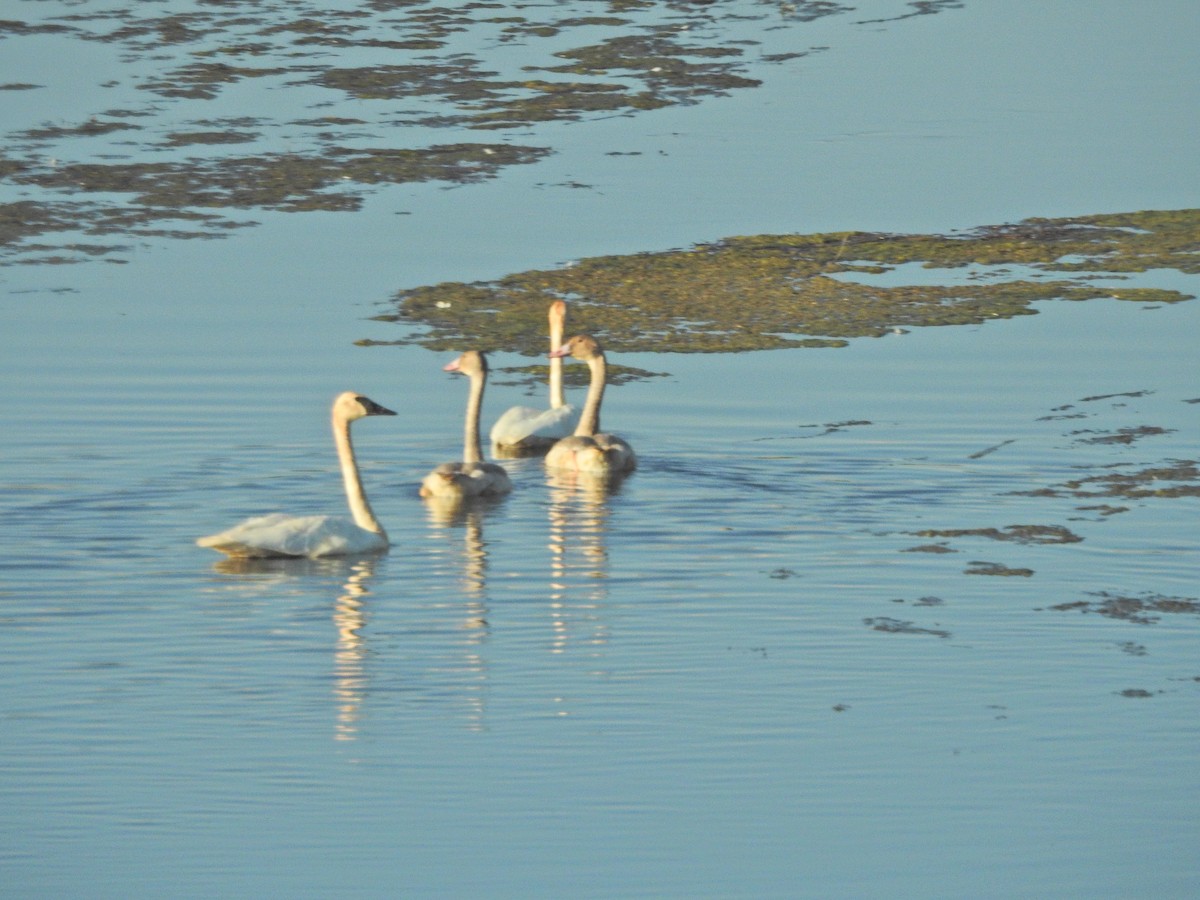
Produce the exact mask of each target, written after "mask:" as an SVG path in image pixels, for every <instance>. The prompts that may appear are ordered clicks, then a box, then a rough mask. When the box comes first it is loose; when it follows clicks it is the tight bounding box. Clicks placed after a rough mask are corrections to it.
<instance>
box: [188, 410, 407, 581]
mask: <svg viewBox="0 0 1200 900" xmlns="http://www.w3.org/2000/svg"><path fill="white" fill-rule="evenodd" d="M394 415H395V413H394V412H392V411H391V410H390V409H385V408H384V407H382V406H380V405H379V404H378V403H376V402H375V401H373V400H370V399H368V398H366V397H364V396H362V394H356V393H354V392H353V391H346V392H345V393H343V394H339V395H338V396H337V398H336V399H335V400H334V401H333V440H334V443H335V444H336V445H337V455H338V462H339V463H340V464H341V468H342V481H343V482H344V483H345V486H346V500H347V501H348V502H349V504H350V514H351V515H352V516H353V517H354V518H353V520H351V519H346V518H343V517H340V516H289V515H285V514H284V513H272V514H270V515H266V516H257V517H255V518H253V519H247V520H246V521H245V522H242V523H241V524H240V525H235V526H233V528H230V529H229V530H228V531H222V532H221V533H220V534H210V535H209V536H208V537H202V538H200V539H198V540H197V541H196V543H197V544H199V545H200V546H201V547H212V548H213V549H214V550H219V551H220V552H221V553H225V554H227V555H229V556H232V557H237V558H241V559H264V558H270V557H305V556H307V557H311V558H316V557H319V556H357V555H360V554H367V553H378V552H380V551H383V550H386V549H387V546H388V537H387V532H385V531H384V530H383V526H382V525H380V524H379V520H378V519H376V518H375V513H374V512H372V511H371V504H370V503H368V502H367V495H366V493H365V492H364V491H363V485H362V479H361V478H360V477H359V474H358V463H357V462H356V461H355V459H354V447H353V445H352V444H351V443H350V423H351V422H353V421H355V420H356V419H362V418H365V417H366V416H394Z"/></svg>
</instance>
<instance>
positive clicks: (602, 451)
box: [546, 334, 637, 475]
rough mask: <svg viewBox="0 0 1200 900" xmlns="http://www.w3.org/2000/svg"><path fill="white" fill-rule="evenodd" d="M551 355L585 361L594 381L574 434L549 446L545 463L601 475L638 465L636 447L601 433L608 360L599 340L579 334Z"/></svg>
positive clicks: (559, 467)
mask: <svg viewBox="0 0 1200 900" xmlns="http://www.w3.org/2000/svg"><path fill="white" fill-rule="evenodd" d="M550 355H551V356H552V357H559V358H561V357H564V356H571V357H574V358H575V359H579V360H583V361H584V362H585V363H587V365H588V368H589V369H590V370H591V380H590V382H589V383H588V392H587V400H586V401H585V402H584V404H583V412H582V414H581V415H580V417H579V424H578V425H576V426H575V433H574V434H573V435H571V436H570V437H565V438H562V439H561V440H559V441H558V442H557V443H555V444H554V446H552V447H551V448H550V451H549V452H548V453H547V454H546V465H547V466H549V467H550V468H554V469H572V470H575V471H578V472H589V473H593V474H600V475H605V474H618V473H622V472H631V471H633V470H634V469H635V468H636V467H637V456H636V455H635V454H634V452H633V448H632V447H631V446H629V444H628V443H627V442H625V441H624V440H622V439H621V438H619V437H617V436H616V435H613V434H607V433H604V432H600V403H601V401H602V400H603V399H604V383H605V379H606V377H607V361H606V359H605V357H604V350H603V349H602V348H601V347H600V344H599V342H598V341H597V340H596V339H595V338H594V337H592V336H591V335H586V334H577V335H575V337H573V338H571V339H570V340H569V341H567V342H566V343H565V344H563V345H562V346H561V347H559V348H558V349H557V350H554V351H553V352H552V353H551V354H550Z"/></svg>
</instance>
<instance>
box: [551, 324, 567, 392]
mask: <svg viewBox="0 0 1200 900" xmlns="http://www.w3.org/2000/svg"><path fill="white" fill-rule="evenodd" d="M562 341H563V321H562V317H561V316H555V315H552V316H550V349H551V350H557V349H558V348H559V347H561V346H562ZM566 405H567V398H566V397H565V396H563V361H562V359H561V358H560V357H557V356H552V357H550V408H551V409H558V408H559V407H560V406H566Z"/></svg>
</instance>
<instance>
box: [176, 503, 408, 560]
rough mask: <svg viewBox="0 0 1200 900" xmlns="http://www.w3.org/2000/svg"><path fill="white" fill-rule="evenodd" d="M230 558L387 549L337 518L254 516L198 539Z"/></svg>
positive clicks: (381, 541)
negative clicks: (217, 532)
mask: <svg viewBox="0 0 1200 900" xmlns="http://www.w3.org/2000/svg"><path fill="white" fill-rule="evenodd" d="M196 543H197V544H198V545H200V546H201V547H211V548H212V549H213V550H219V551H220V552H221V553H225V554H227V555H229V556H235V557H245V558H251V559H255V558H266V557H310V558H316V557H319V556H353V555H356V554H360V553H373V552H376V551H379V550H383V549H385V548H386V547H387V539H386V538H385V537H384V536H383V535H381V534H377V533H376V532H373V531H367V530H366V529H365V528H360V527H359V526H358V525H356V524H355V523H354V522H353V521H351V520H350V519H346V518H342V517H339V516H289V515H286V514H284V513H272V514H270V515H266V516H255V517H254V518H252V519H247V520H246V521H244V522H242V523H241V524H238V525H235V526H233V527H232V528H230V529H228V530H226V531H222V532H220V533H219V534H212V535H208V536H207V537H202V538H199V539H198V540H197V541H196Z"/></svg>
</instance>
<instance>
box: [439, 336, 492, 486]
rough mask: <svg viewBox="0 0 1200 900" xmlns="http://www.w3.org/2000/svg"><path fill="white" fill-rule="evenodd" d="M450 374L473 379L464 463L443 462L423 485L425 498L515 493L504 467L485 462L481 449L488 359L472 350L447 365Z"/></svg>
mask: <svg viewBox="0 0 1200 900" xmlns="http://www.w3.org/2000/svg"><path fill="white" fill-rule="evenodd" d="M445 371H447V372H461V373H462V374H463V375H466V376H467V377H468V378H470V379H471V389H470V393H469V394H468V395H467V418H466V424H465V426H464V428H463V458H462V462H452V463H442V464H441V465H440V466H438V467H437V468H436V469H434V470H433V471H432V472H430V473H429V474H428V475H426V476H425V480H424V481H422V482H421V496H422V497H450V498H463V499H466V498H469V497H494V496H498V495H500V494H507V493H508V492H509V491H511V490H512V482H511V481H510V480H509V478H508V472H506V471H504V467H503V466H498V465H496V464H495V463H488V462H484V461H483V451H482V448H481V447H480V446H479V410H480V409H481V408H482V406H483V390H484V387H485V386H486V385H487V358H486V357H485V356H484V355H483V354H482V353H480V352H479V351H477V350H468V351H467V352H466V353H464V354H463V355H462V356H460V357H459V358H458V359H456V360H454V362H452V363H449V364H447V365H446V366H445Z"/></svg>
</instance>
